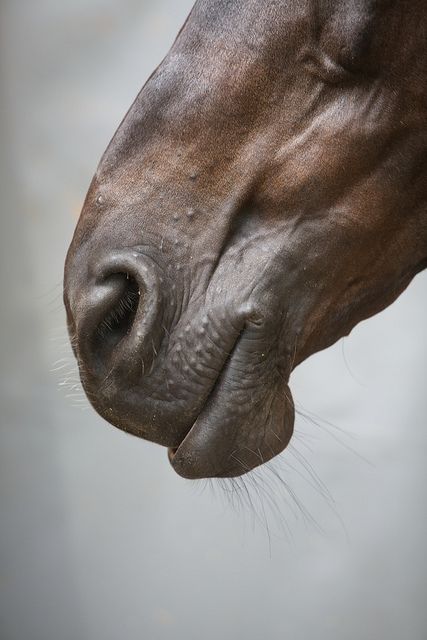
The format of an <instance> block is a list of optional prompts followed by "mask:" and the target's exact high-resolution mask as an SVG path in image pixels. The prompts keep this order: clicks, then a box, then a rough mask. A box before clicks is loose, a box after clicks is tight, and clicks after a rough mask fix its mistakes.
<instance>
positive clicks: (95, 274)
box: [66, 249, 163, 381]
mask: <svg viewBox="0 0 427 640" xmlns="http://www.w3.org/2000/svg"><path fill="white" fill-rule="evenodd" d="M158 269H159V266H158V265H157V264H156V263H154V261H153V260H151V259H150V258H149V257H148V256H146V255H143V254H141V253H139V252H138V251H137V250H132V249H125V250H121V251H116V252H113V253H110V254H109V255H108V256H106V257H105V259H103V260H102V261H97V263H96V265H95V266H94V267H93V268H92V274H90V275H89V278H88V280H87V281H86V284H84V283H82V281H81V280H82V279H81V277H80V279H79V274H80V273H81V272H79V271H78V270H76V271H74V270H73V269H71V268H70V269H69V272H67V279H66V283H67V286H66V299H67V301H68V302H67V308H68V312H69V325H70V327H71V333H72V334H75V336H76V354H77V355H78V358H79V360H80V362H81V365H82V366H83V370H84V372H85V374H88V375H90V376H92V377H94V378H95V379H98V380H102V379H105V375H106V373H108V376H110V374H112V373H113V371H115V372H116V374H117V376H118V377H119V378H121V379H123V381H125V379H131V378H132V379H133V378H134V377H135V376H140V375H141V371H143V372H145V373H147V372H148V371H150V368H151V365H152V362H153V359H154V357H155V354H156V353H157V352H158V348H159V345H160V341H161V339H162V326H163V324H162V317H163V304H162V293H161V290H160V282H159V280H160V278H159V277H158ZM142 363H143V364H142Z"/></svg>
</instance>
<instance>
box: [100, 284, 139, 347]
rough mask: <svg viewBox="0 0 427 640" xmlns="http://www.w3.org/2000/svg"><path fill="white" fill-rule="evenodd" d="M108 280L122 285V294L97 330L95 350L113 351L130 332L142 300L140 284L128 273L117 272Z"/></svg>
mask: <svg viewBox="0 0 427 640" xmlns="http://www.w3.org/2000/svg"><path fill="white" fill-rule="evenodd" d="M106 282H111V284H113V283H114V284H115V285H116V286H117V285H119V286H120V290H121V295H120V297H119V298H118V299H116V301H115V302H114V304H113V305H112V306H111V308H110V309H109V310H108V311H107V313H106V315H105V316H104V317H103V319H102V320H101V322H100V323H99V324H98V326H97V328H96V331H95V336H94V338H95V343H96V344H95V350H96V352H97V353H98V354H99V355H100V354H101V353H104V354H105V353H106V352H107V353H108V354H110V353H111V350H112V349H114V347H115V346H116V345H117V344H118V343H119V342H120V341H121V340H122V339H123V338H124V337H125V336H127V335H128V334H129V333H130V330H131V328H132V325H133V322H134V320H135V315H136V312H137V309H138V305H139V300H140V290H139V285H138V283H137V281H136V280H135V278H133V277H132V276H130V275H129V274H126V273H115V274H112V275H111V276H109V278H108V280H107V281H106Z"/></svg>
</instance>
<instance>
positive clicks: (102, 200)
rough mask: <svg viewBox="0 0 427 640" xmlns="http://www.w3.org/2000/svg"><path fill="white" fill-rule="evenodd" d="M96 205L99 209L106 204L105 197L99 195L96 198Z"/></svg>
mask: <svg viewBox="0 0 427 640" xmlns="http://www.w3.org/2000/svg"><path fill="white" fill-rule="evenodd" d="M95 203H96V204H97V205H98V207H100V206H101V205H103V204H104V197H103V196H102V195H99V196H98V197H97V198H96V200H95Z"/></svg>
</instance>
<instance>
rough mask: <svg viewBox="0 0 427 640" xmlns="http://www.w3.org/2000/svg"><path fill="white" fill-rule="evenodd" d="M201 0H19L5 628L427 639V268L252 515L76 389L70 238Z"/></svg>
mask: <svg viewBox="0 0 427 640" xmlns="http://www.w3.org/2000/svg"><path fill="white" fill-rule="evenodd" d="M191 5H192V0H180V1H179V2H178V1H177V0H156V1H155V2H154V1H153V0H120V1H119V0H74V1H73V2H64V1H61V0H37V1H34V0H33V1H30V0H19V1H16V0H3V1H2V2H1V20H0V24H1V51H0V64H1V113H0V127H1V141H2V142H1V147H0V158H1V204H0V207H1V216H0V224H1V228H0V240H1V260H2V266H1V270H0V278H1V298H0V300H1V302H0V305H1V308H0V313H1V333H0V341H1V353H0V358H1V369H2V371H1V389H2V391H1V393H2V396H1V418H0V427H1V431H0V438H1V443H0V444H1V446H0V638H1V640H68V639H69V640H80V639H81V640H98V639H99V640H101V639H102V640H117V639H120V640H136V639H138V640H139V639H144V640H145V639H146V640H157V639H159V640H163V639H167V638H173V639H174V640H180V639H185V640H193V639H194V640H199V639H203V640H214V639H217V638H222V639H224V640H228V639H233V640H234V639H236V638H245V640H258V639H260V638H267V639H269V640H276V639H283V638H290V639H292V640H299V639H301V640H309V639H310V638H316V640H322V639H326V638H327V639H328V640H359V639H360V638H363V639H371V638H372V639H379V640H381V639H383V638H384V639H387V640H401V639H402V638H405V639H406V640H425V638H427V607H426V597H427V578H426V575H427V561H426V552H427V507H426V479H427V472H426V453H427V430H426V418H427V396H426V355H427V339H426V326H427V273H424V274H421V275H420V276H418V277H417V278H416V279H415V280H414V282H413V283H412V284H411V286H410V287H409V289H408V290H407V291H406V292H405V293H404V294H403V295H402V296H401V297H400V299H399V300H398V301H397V302H396V303H395V304H393V305H392V306H391V307H390V308H389V309H387V310H386V311H385V312H383V313H381V314H380V315H378V316H376V317H375V318H373V319H371V320H369V321H367V322H365V323H362V324H361V325H360V326H359V327H357V328H356V329H355V330H354V332H353V333H352V335H351V336H350V337H349V338H346V339H345V340H344V341H340V342H339V343H338V344H337V345H335V346H334V347H333V348H331V349H329V350H327V351H326V352H324V353H321V354H319V355H316V356H314V357H312V358H311V359H310V360H309V361H308V362H306V363H304V365H302V366H301V367H300V368H299V369H298V370H297V371H296V372H295V374H294V376H293V381H292V385H291V387H292V389H293V392H294V396H295V399H296V402H297V404H298V406H299V408H300V410H301V411H302V413H304V414H305V415H306V416H307V415H309V418H308V419H307V417H305V418H304V416H300V417H299V418H298V420H297V425H296V437H295V439H294V441H293V448H292V449H290V450H288V451H287V452H285V454H284V455H283V456H282V457H281V460H280V461H278V462H276V463H275V464H276V466H275V469H276V472H277V473H278V474H280V477H281V478H282V480H283V482H281V481H279V480H277V477H276V476H274V475H273V472H271V471H265V472H263V474H260V475H259V477H258V478H257V480H256V484H254V483H253V481H250V480H248V481H247V491H248V493H245V491H246V490H245V489H244V488H243V487H241V491H240V494H239V495H240V498H241V500H242V501H246V502H249V500H252V502H253V508H252V509H251V508H250V507H249V506H247V505H246V506H245V505H243V506H239V502H238V497H239V496H237V497H236V495H234V497H233V495H231V494H230V493H229V488H228V487H227V486H225V487H219V486H217V485H215V484H212V485H210V484H209V483H206V484H203V483H196V484H193V483H191V482H189V481H185V480H182V479H181V478H179V477H178V476H176V475H175V474H174V473H173V472H172V470H171V468H170V467H169V464H168V462H167V459H166V452H165V450H163V449H161V448H160V447H156V446H154V445H150V444H148V443H146V442H143V441H139V440H137V439H134V438H132V437H130V436H127V435H125V434H124V433H122V432H120V431H118V430H116V429H114V428H113V427H110V426H108V425H107V424H106V423H104V422H103V421H102V420H101V418H99V417H98V416H97V415H96V414H95V413H94V412H93V411H92V409H90V408H88V407H87V405H86V403H85V401H84V399H83V398H82V396H81V394H80V391H79V389H78V387H77V386H76V387H74V384H75V380H74V378H75V376H76V371H75V368H74V366H73V363H72V359H71V358H70V357H69V350H68V347H67V343H66V337H65V330H64V316H63V311H62V306H61V278H62V267H63V261H64V256H65V252H66V248H67V246H68V243H69V241H70V239H71V235H72V231H73V227H74V225H75V222H76V219H77V216H78V213H79V210H80V207H81V204H82V201H83V198H84V195H85V192H86V189H87V186H88V184H89V181H90V179H91V176H92V174H93V172H94V170H95V167H96V164H97V162H98V160H99V158H100V155H101V153H102V151H103V150H104V148H105V146H106V144H107V143H108V141H109V139H110V137H111V136H112V134H113V132H114V130H115V128H116V127H117V125H118V123H119V121H120V120H121V118H122V116H123V115H124V113H125V111H126V110H127V108H128V107H129V106H130V104H131V102H132V100H133V98H134V97H135V95H136V93H137V92H138V91H139V89H140V87H141V86H142V84H143V82H144V81H145V80H146V78H147V77H148V75H149V74H150V73H151V71H152V70H153V69H154V67H155V66H156V65H157V64H158V63H159V62H160V60H161V59H162V57H163V56H164V54H165V53H166V51H167V50H168V48H169V46H170V45H171V43H172V41H173V39H174V36H175V34H176V33H177V31H178V28H179V27H180V26H181V24H182V22H183V20H184V18H185V16H186V15H187V13H188V11H189V9H190V7H191ZM62 358H65V360H61V359H62ZM63 365H64V367H63V368H61V367H62V366H63ZM54 369H57V370H56V371H55V370H54ZM61 383H65V384H61ZM313 416H316V417H314V419H311V418H313ZM303 456H304V457H303ZM317 476H319V478H320V480H318V479H317ZM321 483H322V484H321ZM232 501H234V506H233V505H232V504H231V502H232ZM297 503H298V504H297Z"/></svg>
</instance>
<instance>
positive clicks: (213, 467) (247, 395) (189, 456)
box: [168, 331, 294, 479]
mask: <svg viewBox="0 0 427 640" xmlns="http://www.w3.org/2000/svg"><path fill="white" fill-rule="evenodd" d="M245 334H246V332H245V331H244V332H243V333H242V334H241V335H240V337H239V338H238V339H237V341H236V343H235V345H234V348H233V350H232V352H231V353H230V356H229V358H228V359H227V361H226V363H225V364H224V367H223V369H222V370H221V371H220V373H219V375H218V378H217V380H216V382H215V384H214V386H213V388H212V390H211V392H210V394H209V395H208V397H207V399H206V401H205V403H204V405H203V407H202V409H201V411H200V413H199V415H198V417H197V418H196V420H195V421H194V423H193V424H192V426H191V428H190V429H189V430H188V432H187V433H186V434H185V436H184V438H183V439H182V440H181V442H180V444H179V445H178V446H173V447H169V448H168V459H169V462H170V464H171V465H172V467H173V469H174V470H175V471H176V472H177V473H178V474H179V475H181V476H183V477H184V478H189V479H198V478H209V477H212V478H221V477H223V478H224V477H236V476H240V475H244V474H245V473H247V472H248V471H251V470H252V469H253V468H255V467H257V466H259V465H260V464H263V463H264V462H267V461H268V460H270V459H271V458H272V457H274V456H276V455H277V454H278V453H280V452H281V451H282V450H283V449H284V448H285V447H286V446H287V444H288V442H289V440H290V438H291V436H292V432H293V424H294V407H293V402H292V397H291V394H290V390H289V387H288V385H287V383H285V384H284V381H283V380H281V384H280V386H278V385H277V380H276V382H274V381H273V379H272V378H271V377H269V378H268V381H267V378H266V375H268V376H270V368H271V367H270V366H267V372H268V373H267V374H266V373H265V370H264V375H262V374H260V380H259V387H254V383H255V385H256V377H255V379H254V376H253V370H252V368H251V367H250V366H248V365H249V362H248V358H249V356H248V353H247V351H246V349H245V346H247V345H245V338H246V335H245ZM243 363H245V364H246V367H243V366H242V365H243ZM239 365H240V366H239ZM264 369H265V368H264ZM245 372H247V373H246V376H247V380H246V376H245ZM251 373H252V375H250V374H251ZM239 376H241V379H240V378H239ZM254 388H256V391H254Z"/></svg>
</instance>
